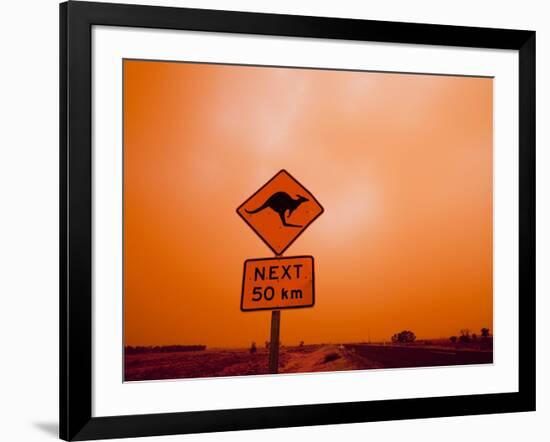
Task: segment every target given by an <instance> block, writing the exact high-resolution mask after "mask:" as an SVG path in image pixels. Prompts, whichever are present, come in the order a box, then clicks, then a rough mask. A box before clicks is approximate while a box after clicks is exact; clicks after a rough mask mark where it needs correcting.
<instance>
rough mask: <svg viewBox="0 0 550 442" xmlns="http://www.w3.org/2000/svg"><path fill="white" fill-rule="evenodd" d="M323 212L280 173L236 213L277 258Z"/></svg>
mask: <svg viewBox="0 0 550 442" xmlns="http://www.w3.org/2000/svg"><path fill="white" fill-rule="evenodd" d="M323 210H324V209H323V207H322V206H321V204H319V202H318V201H317V200H316V199H315V197H314V196H313V195H312V194H311V193H310V192H309V191H308V190H307V189H306V188H305V187H304V186H302V185H301V184H300V183H299V182H298V181H297V180H296V179H295V178H294V177H293V176H292V175H290V174H289V173H288V172H287V171H286V170H284V169H283V170H281V171H280V172H279V173H277V174H276V175H275V176H274V177H273V178H271V179H270V180H269V181H268V182H267V183H265V184H264V185H263V186H262V187H261V188H260V189H259V190H258V191H257V192H256V193H254V195H252V196H251V197H250V198H248V199H247V200H246V201H245V202H244V203H243V204H241V205H240V207H239V208H238V209H237V213H238V214H239V215H240V216H241V218H242V219H244V220H245V221H246V223H247V224H248V225H249V226H250V227H251V228H252V230H254V231H255V232H256V233H257V234H258V236H259V237H260V238H262V240H263V241H264V242H265V243H266V244H267V245H268V246H269V248H270V249H271V250H273V252H274V253H275V254H276V255H281V254H282V253H283V252H284V251H285V250H286V249H287V248H288V247H289V246H290V245H291V244H292V243H293V242H294V241H295V240H296V238H298V236H300V235H301V234H302V232H303V231H304V230H305V229H306V227H308V226H309V225H310V224H311V223H312V222H313V221H315V219H316V218H317V217H318V216H319V215H321V213H323Z"/></svg>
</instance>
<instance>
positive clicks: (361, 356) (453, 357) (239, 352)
mask: <svg viewBox="0 0 550 442" xmlns="http://www.w3.org/2000/svg"><path fill="white" fill-rule="evenodd" d="M486 347H487V346H486ZM491 347H492V346H491ZM267 361H268V351H267V350H266V349H258V350H257V352H256V353H250V351H249V350H248V349H215V348H213V349H207V350H204V351H184V352H162V353H138V354H126V356H125V381H142V380H155V379H180V378H198V377H218V376H243V375H258V374H267V373H268V370H267ZM492 362H493V351H492V348H480V347H479V346H476V347H474V346H458V345H457V346H452V347H451V346H441V345H431V344H424V345H382V344H344V345H328V344H319V345H306V346H303V347H282V348H281V350H280V356H279V373H309V372H321V371H342V370H367V369H375V368H378V369H380V368H400V367H429V366H443V365H463V364H487V363H492Z"/></svg>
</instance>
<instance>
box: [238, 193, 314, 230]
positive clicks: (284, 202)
mask: <svg viewBox="0 0 550 442" xmlns="http://www.w3.org/2000/svg"><path fill="white" fill-rule="evenodd" d="M297 196H298V198H296V199H294V198H292V197H291V196H290V195H289V194H288V193H286V192H276V193H274V194H273V195H271V196H270V197H269V198H268V199H267V200H266V202H265V203H263V204H262V205H261V206H260V207H258V208H257V209H254V210H246V209H245V210H246V212H247V213H250V214H254V213H258V212H260V211H262V210H264V209H267V208H268V207H269V208H270V209H271V210H273V211H275V212H277V213H278V214H279V217H280V218H281V222H282V223H283V226H286V227H302V226H299V225H297V224H290V223H287V222H286V217H285V214H286V212H287V211H288V216H290V215H292V212H294V211H295V210H296V209H297V208H298V207H299V206H300V205H301V204H302V203H305V202H306V201H309V200H308V199H307V198H305V197H303V196H301V195H297Z"/></svg>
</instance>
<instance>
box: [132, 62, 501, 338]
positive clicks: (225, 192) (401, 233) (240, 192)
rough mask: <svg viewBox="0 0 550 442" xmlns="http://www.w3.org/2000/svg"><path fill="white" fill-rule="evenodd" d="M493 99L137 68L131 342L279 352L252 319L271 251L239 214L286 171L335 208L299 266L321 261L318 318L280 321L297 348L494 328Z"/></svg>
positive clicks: (190, 68) (257, 318)
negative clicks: (258, 346) (248, 303)
mask: <svg viewBox="0 0 550 442" xmlns="http://www.w3.org/2000/svg"><path fill="white" fill-rule="evenodd" d="M492 87H493V86H492V80H491V79H487V78H467V77H448V76H428V75H405V74H387V73H367V72H343V71H321V70H307V69H283V68H260V67H245V66H222V65H204V64H186V63H163V62H144V61H125V64H124V92H125V99H124V124H125V126H124V136H125V142H124V160H125V163H124V180H125V181H124V186H125V187H124V189H125V193H124V198H125V201H124V240H125V242H124V254H125V255H124V256H125V262H124V300H125V305H124V312H125V338H126V344H127V345H162V344H199V343H200V344H207V345H208V346H210V347H213V346H247V345H249V344H250V342H251V341H256V342H258V343H263V342H264V341H265V340H267V339H269V327H270V312H250V313H242V312H241V311H240V309H239V304H240V292H241V282H242V270H243V262H244V260H245V259H248V258H260V257H269V256H273V253H272V252H271V251H270V250H269V249H268V247H267V246H266V245H265V244H264V243H263V242H262V241H261V240H260V239H259V238H258V237H257V236H256V234H255V233H254V232H253V231H252V230H251V229H250V228H249V227H248V226H247V225H246V224H245V223H244V222H243V220H242V219H240V217H239V216H238V215H237V214H236V212H235V209H236V208H237V207H238V206H239V205H240V204H241V203H242V202H244V201H245V200H246V199H247V198H248V197H249V196H250V195H252V193H254V192H255V191H256V190H257V189H258V188H259V187H260V186H262V185H263V184H264V183H265V182H266V181H267V180H268V179H270V178H271V177H272V176H273V175H274V174H275V173H276V172H278V171H279V170H280V169H286V170H288V171H289V172H290V173H291V174H292V175H293V176H294V177H296V178H297V179H298V180H299V181H300V182H301V183H302V184H304V185H305V186H306V187H307V189H308V190H309V191H310V192H311V193H312V194H313V195H315V197H316V198H317V200H318V201H319V202H320V203H321V204H322V206H323V207H324V209H325V212H324V213H323V214H322V215H321V216H320V217H319V218H318V219H317V220H316V221H315V222H314V223H313V224H312V225H311V226H310V227H309V228H308V229H307V230H306V231H305V232H304V233H303V234H302V235H301V236H300V237H299V238H298V239H297V240H296V242H295V243H294V244H293V245H292V246H291V247H290V248H289V249H288V250H287V251H286V252H285V255H286V256H292V255H304V254H305V255H313V256H314V257H315V266H316V267H315V278H316V280H315V287H316V296H315V298H316V305H315V307H313V308H311V309H299V310H294V311H293V310H285V311H283V312H282V315H281V340H282V342H283V343H288V344H294V343H297V342H299V341H301V340H304V341H305V342H306V343H313V342H344V341H362V340H366V339H368V337H369V335H370V337H371V339H372V340H383V339H389V338H390V336H391V335H392V334H393V333H395V332H398V331H400V330H403V329H410V330H413V331H414V332H415V333H416V335H417V336H418V337H420V338H422V337H428V338H437V337H448V336H450V335H453V334H457V333H458V332H459V330H460V329H461V328H470V329H471V330H473V331H477V332H478V331H479V329H480V328H481V327H489V328H491V329H492V325H493V324H492V300H493V296H492V221H493V219H492V125H493V123H492V118H493V117H492V101H493V95H492ZM274 216H277V215H276V214H275V213H274ZM497 333H498V331H497Z"/></svg>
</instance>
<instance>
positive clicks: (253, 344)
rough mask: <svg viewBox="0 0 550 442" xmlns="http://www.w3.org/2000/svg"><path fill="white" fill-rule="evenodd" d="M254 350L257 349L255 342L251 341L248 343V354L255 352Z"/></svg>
mask: <svg viewBox="0 0 550 442" xmlns="http://www.w3.org/2000/svg"><path fill="white" fill-rule="evenodd" d="M256 351H257V348H256V343H255V342H254V341H252V344H251V345H250V354H254V353H256Z"/></svg>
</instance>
